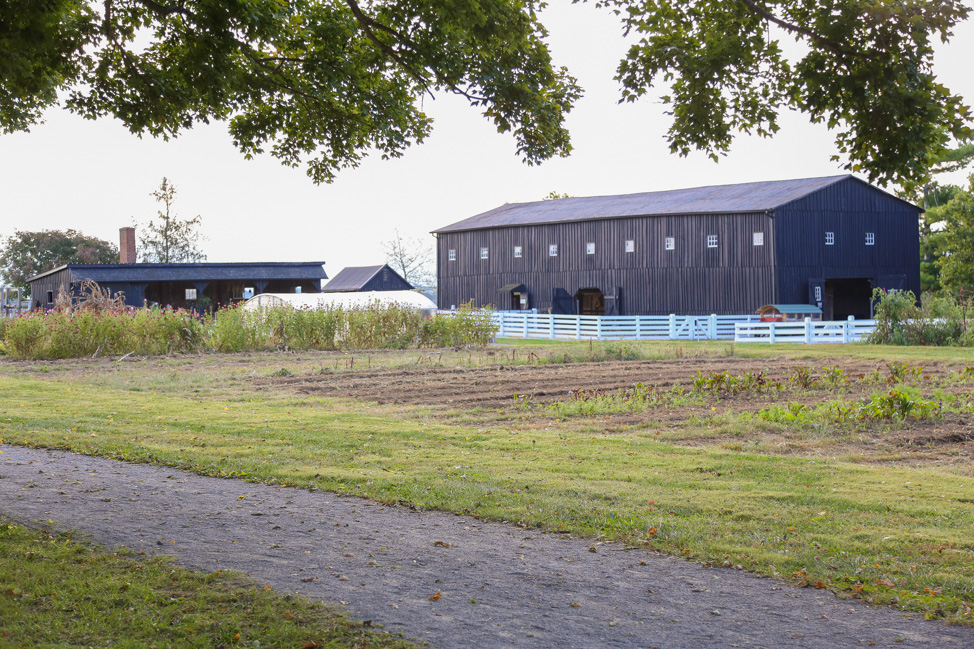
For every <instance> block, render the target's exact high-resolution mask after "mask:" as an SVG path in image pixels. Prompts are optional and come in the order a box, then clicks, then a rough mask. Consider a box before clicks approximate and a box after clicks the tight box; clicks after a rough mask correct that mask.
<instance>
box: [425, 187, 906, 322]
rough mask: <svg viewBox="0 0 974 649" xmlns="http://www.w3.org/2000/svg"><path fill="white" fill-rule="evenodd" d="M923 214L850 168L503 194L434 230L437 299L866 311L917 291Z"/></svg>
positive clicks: (593, 310)
mask: <svg viewBox="0 0 974 649" xmlns="http://www.w3.org/2000/svg"><path fill="white" fill-rule="evenodd" d="M921 211H922V210H921V209H920V208H918V207H917V206H915V205H912V204H910V203H908V202H906V201H903V200H901V199H899V198H896V197H895V196H892V195H890V194H888V193H886V192H884V191H882V190H880V189H878V188H876V187H873V186H871V185H869V184H868V183H866V182H864V181H862V180H859V179H858V178H855V177H854V176H849V175H844V176H831V177H826V178H807V179H799V180H784V181H770V182H757V183H745V184H740V185H722V186H711V187H700V188H695V189H681V190H672V191H663V192H652V193H645V194H629V195H624V196H601V197H588V198H563V199H556V200H549V201H539V202H535V203H511V204H507V205H503V206H501V207H498V208H496V209H494V210H491V211H489V212H485V213H483V214H479V215H477V216H473V217H471V218H468V219H466V220H463V221H459V222H457V223H454V224H452V225H449V226H446V227H444V228H441V229H439V230H436V231H435V232H434V235H435V236H436V237H437V277H438V283H439V285H438V290H439V307H440V308H441V309H449V308H452V307H454V306H459V305H460V304H462V303H465V302H468V301H471V300H472V301H473V302H474V303H476V304H477V305H489V306H492V307H494V308H498V309H503V310H508V309H525V308H537V309H538V310H539V311H542V312H548V311H551V312H553V313H582V314H604V315H618V314H647V315H659V314H668V313H677V314H686V315H693V314H710V313H716V314H748V313H754V312H755V310H756V309H757V308H759V307H761V306H762V305H766V304H806V303H807V304H813V305H816V306H819V307H821V308H822V310H823V317H824V318H825V319H843V318H846V317H847V316H850V315H852V316H855V317H856V318H868V317H869V316H870V315H871V300H870V298H871V294H872V290H873V289H874V288H884V289H908V290H911V291H913V292H914V293H915V294H917V295H919V290H920V267H919V233H918V216H919V214H920V212H921Z"/></svg>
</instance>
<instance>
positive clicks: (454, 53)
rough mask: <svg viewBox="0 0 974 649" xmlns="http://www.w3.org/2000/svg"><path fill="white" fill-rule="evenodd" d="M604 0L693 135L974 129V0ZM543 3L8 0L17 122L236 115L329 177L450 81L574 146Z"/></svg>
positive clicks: (852, 150)
mask: <svg viewBox="0 0 974 649" xmlns="http://www.w3.org/2000/svg"><path fill="white" fill-rule="evenodd" d="M595 1H596V4H597V5H598V6H600V7H603V8H605V9H606V10H609V11H614V12H616V13H617V14H618V15H619V16H620V18H621V20H622V24H623V26H624V29H625V30H626V31H627V32H628V33H633V34H635V35H637V36H638V37H639V40H638V42H636V43H635V44H634V45H633V46H632V47H631V49H630V50H629V52H628V54H627V56H626V57H625V59H624V60H623V61H622V62H621V64H620V66H619V68H618V73H617V79H618V80H619V81H620V82H621V84H622V87H623V99H624V100H628V101H635V100H636V99H638V98H640V97H641V96H643V95H645V94H647V93H649V92H650V90H651V89H653V88H654V87H656V86H663V88H661V92H662V95H663V96H662V99H663V101H664V103H666V104H667V105H668V106H669V109H670V110H669V114H670V115H671V117H672V125H671V127H670V129H669V134H668V138H669V144H670V149H671V151H673V152H675V153H679V154H681V155H686V154H687V153H688V152H689V151H690V150H692V149H694V148H697V149H702V150H704V151H706V152H707V153H708V154H709V155H710V156H712V157H714V158H715V159H716V158H718V157H719V156H720V155H721V154H723V153H726V151H727V150H728V149H729V147H730V144H731V141H732V139H733V137H734V134H735V133H736V132H741V131H743V132H746V133H757V134H759V135H764V136H770V135H773V134H774V133H775V132H776V131H777V130H778V121H777V119H778V113H779V112H780V111H781V110H782V109H794V110H799V111H802V112H804V113H806V114H808V115H809V116H810V117H811V119H812V120H813V121H815V122H823V123H825V124H826V125H827V126H828V127H829V128H830V129H835V130H836V132H837V136H836V143H837V145H838V148H839V150H840V152H841V153H842V154H843V156H844V157H845V158H846V160H847V163H846V166H847V168H849V169H851V170H853V171H861V172H863V173H865V174H866V175H868V176H869V178H870V180H872V181H875V182H879V183H890V182H894V181H895V182H899V183H905V182H920V183H922V182H923V181H925V180H926V178H927V176H926V174H927V166H926V165H925V164H924V161H925V160H926V159H927V158H928V157H929V156H930V155H937V154H939V153H942V152H943V151H944V150H945V149H946V148H948V146H949V145H950V143H951V142H952V141H953V142H957V143H961V144H966V143H968V142H969V140H970V139H971V136H972V131H971V128H970V119H971V113H970V109H969V108H968V107H967V106H966V105H965V104H964V102H963V100H962V99H961V98H960V97H959V96H957V95H954V94H952V93H951V92H950V90H949V89H948V88H945V87H944V86H942V85H941V84H939V83H937V81H936V78H935V76H934V73H933V67H932V66H933V43H934V41H935V40H936V39H938V38H939V39H941V40H947V39H948V38H949V37H950V36H951V35H952V29H953V27H954V26H955V25H956V24H957V23H959V22H960V21H962V20H965V19H966V18H967V17H968V15H969V13H970V11H971V10H970V8H969V7H967V6H965V4H964V0H941V1H938V2H926V1H924V0H872V1H870V2H862V1H861V0H830V2H821V0H696V1H695V2H686V1H684V0H595ZM540 6H542V3H540V2H537V1H536V0H491V1H490V2H485V1H475V0H469V1H462V0H461V1H459V2H415V1H406V2H404V1H402V0H372V1H370V2H368V3H364V2H360V1H359V0H334V1H333V2H323V1H321V0H248V1H247V2H239V3H227V2H225V0H181V1H180V2H178V3H164V2H156V1H154V0H113V1H111V2H106V3H104V4H103V3H101V2H96V1H95V0H48V1H46V2H35V1H33V0H8V1H7V2H6V3H4V4H3V5H0V52H4V60H3V65H0V130H7V131H10V130H25V129H27V128H29V127H30V126H31V125H32V124H34V123H36V122H37V121H38V120H39V119H40V116H41V114H42V111H43V110H44V109H46V108H47V107H49V106H52V105H55V104H57V103H58V102H59V101H60V99H59V97H64V104H65V105H66V107H67V108H69V109H70V110H73V111H74V112H76V113H79V114H81V115H84V116H85V117H89V118H96V117H103V116H114V117H116V118H118V119H119V120H121V121H122V122H123V123H124V124H125V125H126V126H127V127H128V128H129V129H130V130H131V131H133V132H134V133H139V134H150V135H153V136H160V137H167V138H168V137H175V136H176V135H178V134H180V133H181V132H182V131H184V130H185V129H188V128H191V127H192V126H193V125H194V124H197V123H201V122H202V123H206V122H209V121H212V120H225V121H226V122H227V124H228V127H229V130H230V134H231V135H232V137H233V141H234V143H235V145H236V146H237V147H238V148H239V149H240V151H241V152H242V153H244V155H245V156H248V157H249V156H252V155H257V154H260V153H264V152H269V153H271V154H272V155H274V156H276V157H278V158H279V159H280V160H281V161H282V162H283V163H284V164H286V165H290V166H299V165H305V166H306V167H307V171H308V174H309V175H310V176H311V177H312V178H313V179H314V180H315V181H316V182H322V181H329V180H331V179H332V178H333V177H334V175H335V173H336V172H337V171H338V170H340V169H342V168H344V167H348V166H355V165H357V164H359V162H360V161H361V159H362V157H363V156H364V155H365V153H366V152H368V151H378V152H380V154H381V155H383V156H393V157H394V156H399V155H401V154H402V152H403V151H404V150H405V148H406V147H407V146H409V145H410V144H411V143H413V142H420V141H422V140H423V139H424V138H425V137H426V136H427V135H428V133H429V132H430V127H431V120H430V118H429V117H428V116H427V115H426V114H425V113H424V112H423V110H422V103H421V99H422V98H423V97H424V96H425V95H427V94H430V95H432V94H433V93H434V92H436V91H443V92H450V93H455V94H457V95H460V96H462V97H464V98H465V99H467V100H468V101H469V102H470V104H471V105H473V106H475V107H477V108H478V109H480V110H482V111H483V114H484V116H485V117H486V118H487V119H489V120H491V121H492V122H493V123H494V124H495V125H496V126H497V128H498V130H500V131H504V132H506V131H511V132H513V134H514V137H515V140H516V143H517V150H518V153H519V154H520V155H521V156H522V158H523V159H524V160H525V161H526V162H528V163H536V162H539V161H541V160H545V159H547V158H550V157H552V156H555V155H567V154H568V153H569V152H570V150H571V144H570V141H569V138H568V134H567V132H566V130H565V128H564V120H565V116H566V114H567V113H568V111H569V110H570V109H571V107H572V104H573V103H574V102H575V101H576V100H577V99H578V97H579V96H580V89H579V88H578V86H577V85H576V83H575V80H574V79H573V78H572V77H571V76H570V75H569V74H568V73H567V72H566V71H565V70H564V69H557V68H555V67H554V66H553V65H552V62H551V57H550V53H549V51H548V47H547V45H546V44H545V40H544V39H545V36H546V32H545V28H544V26H543V25H542V24H541V23H540V19H539V17H538V15H537V13H536V10H537V9H538V8H539V7H540ZM783 39H788V40H791V39H795V40H798V41H800V44H799V47H798V48H790V49H791V50H794V51H797V52H799V53H798V54H796V55H794V56H790V57H789V56H788V55H786V54H785V51H786V49H788V48H783V47H782V45H781V41H782V40H783ZM667 86H669V87H668V88H667Z"/></svg>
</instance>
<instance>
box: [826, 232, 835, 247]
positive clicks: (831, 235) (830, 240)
mask: <svg viewBox="0 0 974 649" xmlns="http://www.w3.org/2000/svg"><path fill="white" fill-rule="evenodd" d="M825 245H827V246H834V245H835V232H826V233H825Z"/></svg>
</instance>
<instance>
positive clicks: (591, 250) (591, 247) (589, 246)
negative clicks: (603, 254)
mask: <svg viewBox="0 0 974 649" xmlns="http://www.w3.org/2000/svg"><path fill="white" fill-rule="evenodd" d="M585 254H586V255H594V254H595V243H594V242H592V241H589V242H588V243H586V244H585Z"/></svg>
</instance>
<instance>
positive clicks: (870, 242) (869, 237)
mask: <svg viewBox="0 0 974 649" xmlns="http://www.w3.org/2000/svg"><path fill="white" fill-rule="evenodd" d="M866 245H867V246H874V245H876V233H875V232H867V233H866Z"/></svg>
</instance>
